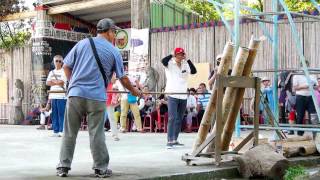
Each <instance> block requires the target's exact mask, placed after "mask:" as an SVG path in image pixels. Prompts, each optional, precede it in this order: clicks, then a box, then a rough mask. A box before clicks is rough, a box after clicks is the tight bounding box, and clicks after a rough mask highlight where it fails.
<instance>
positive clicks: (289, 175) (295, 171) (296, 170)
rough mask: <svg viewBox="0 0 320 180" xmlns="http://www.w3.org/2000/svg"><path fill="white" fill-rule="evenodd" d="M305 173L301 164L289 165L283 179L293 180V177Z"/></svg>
mask: <svg viewBox="0 0 320 180" xmlns="http://www.w3.org/2000/svg"><path fill="white" fill-rule="evenodd" d="M305 175H307V172H306V170H305V168H304V167H302V166H300V165H299V166H293V167H289V168H288V169H287V170H286V174H285V175H284V179H285V180H295V178H297V177H299V176H305Z"/></svg>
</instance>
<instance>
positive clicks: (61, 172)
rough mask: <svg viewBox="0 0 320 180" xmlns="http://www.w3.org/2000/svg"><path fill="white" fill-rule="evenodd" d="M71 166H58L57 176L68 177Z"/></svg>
mask: <svg viewBox="0 0 320 180" xmlns="http://www.w3.org/2000/svg"><path fill="white" fill-rule="evenodd" d="M68 171H69V168H66V167H59V168H57V176H59V177H67V176H68Z"/></svg>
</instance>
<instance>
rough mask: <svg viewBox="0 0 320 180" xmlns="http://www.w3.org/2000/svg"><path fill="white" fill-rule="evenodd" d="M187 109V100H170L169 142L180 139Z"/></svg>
mask: <svg viewBox="0 0 320 180" xmlns="http://www.w3.org/2000/svg"><path fill="white" fill-rule="evenodd" d="M186 107H187V100H186V99H176V98H172V97H169V98H168V115H169V119H168V134H167V137H168V142H171V141H176V140H177V139H178V136H179V133H180V131H181V125H182V119H183V116H184V113H185V111H186Z"/></svg>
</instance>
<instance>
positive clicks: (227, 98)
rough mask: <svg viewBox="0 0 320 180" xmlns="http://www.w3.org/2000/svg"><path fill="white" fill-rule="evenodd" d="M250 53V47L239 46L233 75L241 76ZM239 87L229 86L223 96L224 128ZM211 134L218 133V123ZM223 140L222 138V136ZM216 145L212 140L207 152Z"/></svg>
mask: <svg viewBox="0 0 320 180" xmlns="http://www.w3.org/2000/svg"><path fill="white" fill-rule="evenodd" d="M248 55H249V49H248V48H243V47H240V48H239V50H238V52H237V56H236V59H235V61H236V63H235V64H234V66H233V68H232V73H231V76H241V75H242V74H243V69H244V66H245V64H246V60H247V58H248ZM237 89H238V88H233V87H227V89H226V92H225V95H224V97H223V102H222V119H221V121H222V126H221V127H222V128H224V126H225V125H226V122H227V118H228V115H229V113H230V111H231V108H232V105H233V104H234V103H235V100H236V95H237ZM211 134H216V123H215V124H214V127H213V130H212V132H211ZM222 134H223V131H222ZM221 140H222V136H221ZM214 146H215V144H214V142H211V143H210V144H209V147H208V148H207V152H212V151H213V149H214ZM228 147H229V145H228ZM227 150H228V148H227Z"/></svg>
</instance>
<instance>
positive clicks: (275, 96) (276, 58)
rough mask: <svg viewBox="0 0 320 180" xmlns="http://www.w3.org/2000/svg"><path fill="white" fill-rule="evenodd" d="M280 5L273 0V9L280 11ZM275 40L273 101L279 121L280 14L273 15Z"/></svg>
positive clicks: (273, 48)
mask: <svg viewBox="0 0 320 180" xmlns="http://www.w3.org/2000/svg"><path fill="white" fill-rule="evenodd" d="M278 7H279V5H278V0H272V11H273V12H278V11H279V9H278ZM273 23H274V24H273V42H272V52H273V69H274V70H275V71H274V79H273V102H274V109H272V111H273V113H274V117H275V120H276V121H279V100H278V69H279V38H278V27H279V26H278V15H274V16H273Z"/></svg>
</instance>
